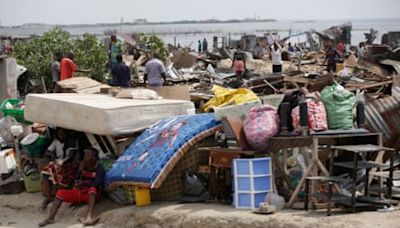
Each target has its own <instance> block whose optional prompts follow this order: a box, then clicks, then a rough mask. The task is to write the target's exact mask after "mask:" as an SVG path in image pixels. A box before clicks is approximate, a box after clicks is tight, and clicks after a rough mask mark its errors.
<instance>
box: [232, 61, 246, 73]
mask: <svg viewBox="0 0 400 228" xmlns="http://www.w3.org/2000/svg"><path fill="white" fill-rule="evenodd" d="M233 70H234V71H235V72H244V61H243V60H235V62H234V63H233Z"/></svg>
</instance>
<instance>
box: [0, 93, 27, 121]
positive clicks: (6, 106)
mask: <svg viewBox="0 0 400 228" xmlns="http://www.w3.org/2000/svg"><path fill="white" fill-rule="evenodd" d="M21 102H22V100H20V99H16V98H8V99H5V100H4V101H3V102H2V103H1V105H0V110H1V111H2V112H3V113H4V116H12V117H14V118H15V119H16V120H17V121H18V122H20V123H23V124H32V123H31V122H28V121H26V120H25V118H24V109H23V108H21V109H16V108H15V106H16V105H18V104H20V103H21Z"/></svg>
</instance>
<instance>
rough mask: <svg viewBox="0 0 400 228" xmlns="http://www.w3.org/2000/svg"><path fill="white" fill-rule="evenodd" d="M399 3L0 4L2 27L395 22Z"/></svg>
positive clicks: (127, 0) (163, 0)
mask: <svg viewBox="0 0 400 228" xmlns="http://www.w3.org/2000/svg"><path fill="white" fill-rule="evenodd" d="M399 11H400V1H399V0H331V1H328V0H278V1H276V0H275V1H270V0H244V1H238V0H197V1H194V0H64V1H60V0H0V21H1V23H2V25H20V24H24V23H48V24H80V23H102V22H106V23H108V22H116V23H119V22H120V20H121V18H123V20H124V21H125V22H128V21H133V20H134V19H137V18H146V19H147V20H148V21H174V20H204V19H210V18H216V19H242V18H245V17H255V16H257V17H260V18H273V19H356V18H393V17H400V16H399Z"/></svg>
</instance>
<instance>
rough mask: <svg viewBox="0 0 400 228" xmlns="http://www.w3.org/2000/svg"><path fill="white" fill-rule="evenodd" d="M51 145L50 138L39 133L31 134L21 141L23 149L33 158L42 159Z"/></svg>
mask: <svg viewBox="0 0 400 228" xmlns="http://www.w3.org/2000/svg"><path fill="white" fill-rule="evenodd" d="M49 144H50V140H49V138H47V137H45V136H43V135H39V134H38V133H32V134H29V135H27V136H26V137H25V138H24V139H22V141H21V145H22V147H23V148H24V149H25V150H26V151H27V153H28V155H29V156H30V157H33V158H38V157H42V156H43V153H44V152H45V151H46V149H47V147H48V146H49Z"/></svg>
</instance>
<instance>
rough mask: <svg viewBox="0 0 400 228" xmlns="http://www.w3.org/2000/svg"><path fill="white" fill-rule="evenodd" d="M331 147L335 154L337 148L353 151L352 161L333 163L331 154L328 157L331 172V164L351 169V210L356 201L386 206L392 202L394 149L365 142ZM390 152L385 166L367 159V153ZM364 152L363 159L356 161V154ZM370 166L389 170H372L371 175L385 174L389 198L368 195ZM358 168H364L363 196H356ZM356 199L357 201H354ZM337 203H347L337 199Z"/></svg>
mask: <svg viewBox="0 0 400 228" xmlns="http://www.w3.org/2000/svg"><path fill="white" fill-rule="evenodd" d="M332 149H334V150H335V154H337V153H338V151H339V150H342V151H346V152H351V153H353V161H352V162H339V163H333V156H331V159H330V164H331V165H330V166H331V173H332V171H333V166H339V167H344V168H348V169H350V170H351V171H352V178H353V183H352V192H351V194H352V196H351V204H350V205H351V210H352V212H355V210H356V207H358V206H359V205H358V204H357V203H358V202H361V203H363V204H370V205H371V204H381V205H386V206H391V205H392V204H393V202H392V201H391V194H392V185H393V184H392V181H393V160H394V156H393V155H394V153H393V152H394V151H395V150H394V149H392V148H387V147H382V146H378V145H371V144H365V145H348V146H332ZM378 151H379V152H381V153H383V152H390V153H391V156H390V164H389V166H387V165H386V164H384V163H382V161H380V162H376V161H370V160H369V154H370V153H374V152H378ZM364 154H365V158H366V160H365V161H358V156H362V155H364ZM372 168H378V169H382V168H389V172H388V173H387V174H388V175H387V174H386V173H383V172H374V173H373V175H377V176H380V175H383V174H385V175H387V176H386V177H387V180H386V186H387V192H388V198H389V200H378V199H374V198H371V197H368V187H369V183H370V181H369V173H370V169H372ZM359 169H365V170H366V179H365V190H364V196H365V197H356V181H357V170H359ZM356 201H357V203H356ZM338 203H339V204H344V205H347V206H348V205H349V204H348V201H347V202H346V201H339V202H338Z"/></svg>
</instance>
